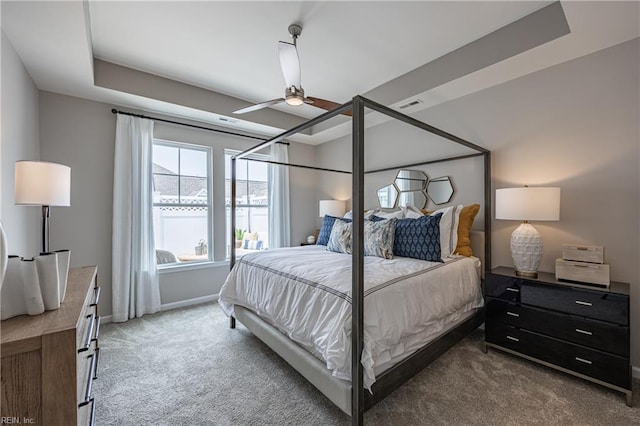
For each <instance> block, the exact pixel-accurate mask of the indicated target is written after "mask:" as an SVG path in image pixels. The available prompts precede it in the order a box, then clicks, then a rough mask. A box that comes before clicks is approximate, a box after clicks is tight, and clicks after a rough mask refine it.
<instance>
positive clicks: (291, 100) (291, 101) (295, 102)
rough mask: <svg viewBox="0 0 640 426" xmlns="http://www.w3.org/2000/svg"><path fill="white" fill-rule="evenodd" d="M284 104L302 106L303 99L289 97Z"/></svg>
mask: <svg viewBox="0 0 640 426" xmlns="http://www.w3.org/2000/svg"><path fill="white" fill-rule="evenodd" d="M285 102H286V103H287V105H291V106H298V105H302V104H303V103H304V99H303V98H302V97H298V96H291V97H289V98H287V99H286V100H285Z"/></svg>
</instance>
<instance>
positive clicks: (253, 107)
mask: <svg viewBox="0 0 640 426" xmlns="http://www.w3.org/2000/svg"><path fill="white" fill-rule="evenodd" d="M280 102H284V98H278V99H271V100H270V101H266V102H260V103H259V104H255V105H250V106H248V107H245V108H241V109H239V110H237V111H233V113H234V114H244V113H246V112H251V111H257V110H259V109H262V108H266V107H270V106H271V105H275V104H279V103H280Z"/></svg>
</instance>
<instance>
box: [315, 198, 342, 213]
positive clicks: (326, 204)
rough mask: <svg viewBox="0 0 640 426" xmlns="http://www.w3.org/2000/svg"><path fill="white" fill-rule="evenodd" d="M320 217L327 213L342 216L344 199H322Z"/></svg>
mask: <svg viewBox="0 0 640 426" xmlns="http://www.w3.org/2000/svg"><path fill="white" fill-rule="evenodd" d="M319 210H320V217H325V215H329V216H335V217H342V215H343V214H344V201H340V200H320V209H319Z"/></svg>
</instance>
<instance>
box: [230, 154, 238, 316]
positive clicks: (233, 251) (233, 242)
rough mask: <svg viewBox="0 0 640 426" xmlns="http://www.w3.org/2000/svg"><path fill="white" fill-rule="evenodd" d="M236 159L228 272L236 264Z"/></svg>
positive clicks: (234, 159)
mask: <svg viewBox="0 0 640 426" xmlns="http://www.w3.org/2000/svg"><path fill="white" fill-rule="evenodd" d="M236 161H237V160H236V157H235V156H233V157H231V200H230V201H231V206H230V208H231V212H230V214H229V215H230V217H231V223H230V228H231V236H230V239H229V241H231V247H230V248H231V256H230V257H231V259H230V260H229V270H231V269H232V268H233V265H235V264H236ZM229 327H230V328H236V319H235V318H234V317H233V316H230V317H229Z"/></svg>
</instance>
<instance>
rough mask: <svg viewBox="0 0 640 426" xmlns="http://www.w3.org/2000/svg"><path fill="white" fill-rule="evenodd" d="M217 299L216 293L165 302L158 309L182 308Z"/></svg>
mask: <svg viewBox="0 0 640 426" xmlns="http://www.w3.org/2000/svg"><path fill="white" fill-rule="evenodd" d="M217 300H218V295H217V294H212V295H210V296H202V297H196V298H195V299H188V300H180V301H178V302H172V303H165V304H164V305H162V306H160V310H161V311H169V310H171V309H178V308H184V307H185V306H192V305H199V304H201V303H207V302H215V301H217Z"/></svg>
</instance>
